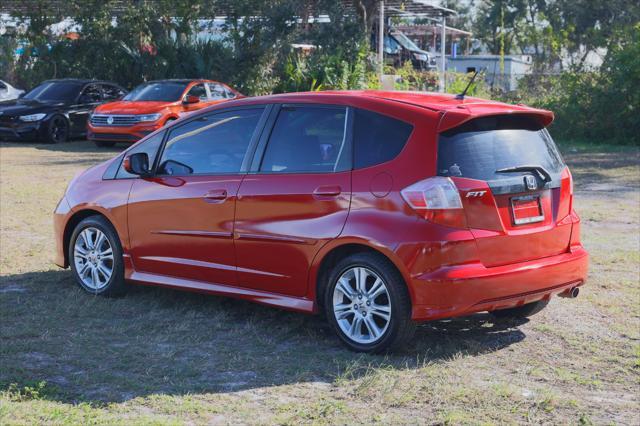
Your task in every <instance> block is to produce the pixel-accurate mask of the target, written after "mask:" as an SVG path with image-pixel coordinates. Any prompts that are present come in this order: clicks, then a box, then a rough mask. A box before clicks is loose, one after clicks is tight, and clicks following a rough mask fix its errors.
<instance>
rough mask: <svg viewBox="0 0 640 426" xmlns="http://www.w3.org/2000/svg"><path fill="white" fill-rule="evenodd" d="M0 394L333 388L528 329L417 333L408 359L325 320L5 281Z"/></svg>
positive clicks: (49, 277) (190, 298)
mask: <svg viewBox="0 0 640 426" xmlns="http://www.w3.org/2000/svg"><path fill="white" fill-rule="evenodd" d="M0 306H2V312H1V313H0V320H1V324H2V325H1V327H0V335H1V341H2V342H3V343H2V348H1V350H0V361H1V362H0V365H2V368H1V369H0V391H6V390H11V389H12V392H16V389H25V388H27V387H30V388H33V387H34V386H36V387H38V386H39V387H41V388H42V389H40V391H39V393H40V395H41V396H43V395H44V397H45V398H47V399H51V400H57V401H63V402H74V403H75V402H89V403H92V404H96V405H101V404H104V403H109V402H121V401H126V400H129V399H132V398H135V397H138V396H145V395H152V394H165V395H184V394H194V393H223V392H231V391H240V390H247V389H253V388H258V387H264V386H278V385H283V384H291V383H303V382H313V383H325V384H326V383H333V382H335V381H337V380H340V379H343V378H346V379H354V378H358V377H362V376H363V375H366V374H371V372H372V371H375V370H376V369H380V368H384V369H396V370H405V369H418V368H421V367H423V366H425V365H432V364H433V363H437V362H439V361H444V360H447V359H451V358H453V357H456V356H477V355H479V354H483V353H488V352H493V351H498V350H501V349H503V348H505V347H508V346H509V345H511V344H513V343H516V342H519V341H521V340H523V339H524V338H525V334H524V333H523V332H522V331H521V330H520V329H519V328H518V326H519V325H522V324H523V323H524V322H525V321H519V322H493V320H492V317H490V316H489V315H487V314H477V315H472V316H469V317H464V318H455V319H451V320H442V321H434V322H429V323H426V324H423V325H421V326H419V328H418V331H417V333H416V336H415V339H414V340H413V342H412V343H411V344H410V345H409V346H408V347H407V348H406V349H405V350H404V351H403V352H401V353H394V354H387V355H376V356H373V355H365V354H356V353H353V352H350V351H348V350H346V349H345V348H344V347H343V346H341V344H340V343H339V341H338V339H337V337H336V336H335V335H334V333H333V331H332V330H331V329H330V327H329V326H328V325H327V324H326V322H325V321H324V320H323V319H322V318H321V317H319V316H309V315H304V314H299V313H292V312H285V311H281V310H278V309H274V308H269V307H264V306H260V305H257V304H253V303H249V302H245V301H241V300H234V299H229V298H222V297H215V296H207V295H201V294H196V293H188V292H178V291H173V290H169V289H162V288H155V287H143V286H132V287H131V289H130V291H129V292H128V294H127V295H126V296H125V297H121V298H103V297H95V296H91V295H88V294H85V293H83V292H82V291H81V290H80V289H79V288H78V287H77V286H76V284H75V282H74V281H73V278H72V276H71V273H70V272H69V271H61V270H58V271H47V272H31V273H25V274H16V275H8V276H3V277H0Z"/></svg>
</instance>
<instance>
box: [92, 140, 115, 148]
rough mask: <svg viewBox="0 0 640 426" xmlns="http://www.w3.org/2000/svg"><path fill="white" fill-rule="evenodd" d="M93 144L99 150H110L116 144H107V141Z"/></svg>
mask: <svg viewBox="0 0 640 426" xmlns="http://www.w3.org/2000/svg"><path fill="white" fill-rule="evenodd" d="M93 143H95V144H96V146H97V147H99V148H111V147H112V146H114V145H115V144H116V143H115V142H109V141H93Z"/></svg>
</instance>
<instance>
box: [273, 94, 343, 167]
mask: <svg viewBox="0 0 640 426" xmlns="http://www.w3.org/2000/svg"><path fill="white" fill-rule="evenodd" d="M348 139H349V138H348V132H347V108H345V107H324V106H319V107H311V106H301V107H297V106H295V107H290V106H284V107H282V109H281V110H280V112H279V114H278V118H277V120H276V123H275V125H274V127H273V131H272V132H271V136H270V138H269V142H268V144H267V148H266V150H265V153H264V157H263V159H262V164H261V166H260V171H261V172H267V173H313V172H316V173H330V172H338V171H344V170H348V169H349V168H350V166H351V164H350V163H351V159H350V149H349V140H348Z"/></svg>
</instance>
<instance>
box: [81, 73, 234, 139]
mask: <svg viewBox="0 0 640 426" xmlns="http://www.w3.org/2000/svg"><path fill="white" fill-rule="evenodd" d="M238 97H241V95H240V93H238V92H236V91H235V90H233V89H232V88H230V87H229V86H227V85H225V84H222V83H218V82H217V81H211V80H186V79H185V80H157V81H150V82H147V83H143V84H141V85H139V86H137V87H136V88H135V89H133V90H132V91H131V93H129V94H128V95H127V96H125V97H124V98H123V99H122V100H120V101H118V102H111V103H109V104H105V105H102V106H100V107H98V108H96V110H95V111H94V112H93V114H91V119H90V120H89V125H88V129H89V132H88V138H89V139H90V140H92V141H94V142H95V143H96V145H98V146H113V145H115V143H116V142H129V143H131V142H136V141H138V140H139V139H141V138H143V137H145V136H146V135H148V134H149V133H152V132H154V131H156V130H157V129H159V128H161V127H162V126H164V125H165V124H167V123H169V122H171V121H173V120H177V119H178V118H180V117H182V116H184V115H186V114H189V113H191V112H194V111H198V110H200V109H202V108H204V107H207V106H210V105H213V104H217V103H220V102H224V101H228V100H230V99H235V98H238Z"/></svg>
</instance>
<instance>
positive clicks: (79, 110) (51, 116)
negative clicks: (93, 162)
mask: <svg viewBox="0 0 640 426" xmlns="http://www.w3.org/2000/svg"><path fill="white" fill-rule="evenodd" d="M125 94H126V91H125V90H124V89H123V88H122V87H120V86H118V85H117V84H115V83H110V82H107V81H97V80H81V79H63V80H47V81H44V82H42V83H41V84H40V85H38V86H36V87H35V88H34V89H32V90H31V91H29V92H28V93H26V94H25V95H24V96H22V97H20V98H19V99H14V100H12V101H6V102H0V139H3V140H41V141H44V142H49V143H58V142H64V141H65V140H67V139H70V138H73V137H82V136H84V135H85V134H86V132H87V119H88V117H89V114H90V113H91V111H92V110H93V109H94V108H95V107H96V106H98V105H100V104H103V103H105V102H111V101H114V100H117V99H120V98H121V97H122V96H124V95H125Z"/></svg>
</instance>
